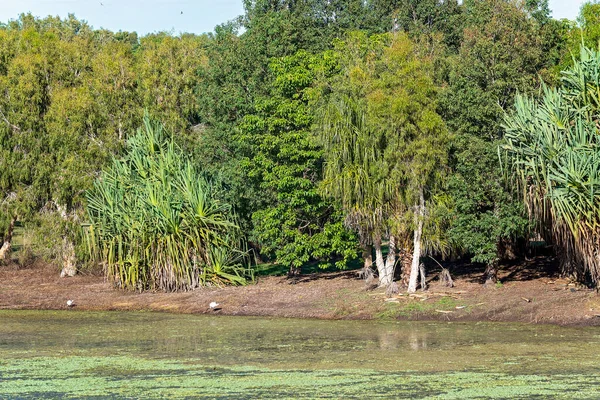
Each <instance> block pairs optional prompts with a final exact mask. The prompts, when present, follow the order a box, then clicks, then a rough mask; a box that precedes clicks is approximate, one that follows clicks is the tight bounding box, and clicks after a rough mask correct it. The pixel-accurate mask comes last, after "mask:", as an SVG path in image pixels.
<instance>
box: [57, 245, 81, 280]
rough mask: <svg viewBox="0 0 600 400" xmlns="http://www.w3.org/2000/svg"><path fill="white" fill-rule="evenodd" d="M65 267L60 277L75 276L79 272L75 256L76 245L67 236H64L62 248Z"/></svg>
mask: <svg viewBox="0 0 600 400" xmlns="http://www.w3.org/2000/svg"><path fill="white" fill-rule="evenodd" d="M61 256H62V264H63V269H62V271H61V272H60V277H61V278H64V277H66V276H75V274H76V273H77V261H76V258H75V246H74V245H73V242H71V241H70V240H69V239H67V238H66V237H65V238H63V244H62V249H61Z"/></svg>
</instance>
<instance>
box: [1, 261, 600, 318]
mask: <svg viewBox="0 0 600 400" xmlns="http://www.w3.org/2000/svg"><path fill="white" fill-rule="evenodd" d="M539 263H540V261H536V260H534V261H532V262H530V263H521V264H515V265H513V266H505V267H504V268H503V269H502V270H501V272H500V274H499V276H500V278H501V283H499V284H497V285H492V286H487V287H486V286H484V285H482V284H481V283H480V282H479V279H480V275H479V273H477V272H474V273H472V274H462V275H457V276H456V277H455V284H456V285H455V287H454V288H446V287H443V286H441V284H440V283H439V282H438V280H437V278H436V277H435V276H434V275H432V276H431V280H430V287H429V290H427V291H425V292H422V291H419V292H417V293H416V294H415V295H411V296H408V295H406V294H405V293H402V292H401V294H400V295H398V296H394V297H392V298H387V296H386V295H385V292H384V290H382V289H369V288H367V287H366V286H365V282H364V281H363V280H361V279H360V278H359V277H358V276H357V273H356V271H340V272H331V273H319V274H308V275H301V276H299V277H295V278H288V277H286V276H267V277H259V279H258V282H257V284H255V285H249V286H245V287H224V288H217V287H211V288H201V289H197V290H195V291H191V292H186V293H162V292H148V293H141V294H140V293H131V292H124V291H121V290H116V289H113V288H112V286H111V285H110V284H109V283H107V282H105V280H104V278H103V277H102V276H97V275H85V274H81V275H77V276H75V277H73V278H60V277H59V276H58V272H57V270H56V268H55V267H53V266H51V265H46V264H41V263H37V264H34V265H33V266H31V267H28V268H18V267H17V266H15V265H5V266H0V309H66V308H69V307H68V306H67V300H73V301H74V303H75V306H74V307H72V308H71V309H72V310H73V311H76V310H151V311H165V312H174V313H215V312H216V313H220V314H225V315H254V316H272V317H293V318H320V319H403V320H443V321H510V322H526V323H540V324H542V323H543V324H558V325H600V296H599V295H598V294H597V292H596V291H595V290H590V289H587V288H584V287H581V286H578V285H577V284H574V283H572V282H569V281H568V280H566V279H562V278H559V277H558V276H556V275H554V274H552V273H548V272H543V268H540V264H539ZM540 270H542V272H540ZM213 301H215V302H217V303H219V304H220V310H218V311H213V310H211V309H210V308H209V304H210V303H211V302H213Z"/></svg>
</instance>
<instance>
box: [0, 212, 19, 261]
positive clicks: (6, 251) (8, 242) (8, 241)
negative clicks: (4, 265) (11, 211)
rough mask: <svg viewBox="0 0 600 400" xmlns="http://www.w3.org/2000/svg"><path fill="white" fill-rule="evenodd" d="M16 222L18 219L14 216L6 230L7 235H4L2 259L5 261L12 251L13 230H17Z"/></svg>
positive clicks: (0, 251) (0, 258) (0, 253)
mask: <svg viewBox="0 0 600 400" xmlns="http://www.w3.org/2000/svg"><path fill="white" fill-rule="evenodd" d="M16 222H17V219H16V218H14V217H13V218H12V219H11V220H10V223H9V224H8V230H7V231H6V236H4V243H2V247H0V261H4V260H6V259H8V257H10V251H11V249H12V237H13V232H14V231H15V223H16Z"/></svg>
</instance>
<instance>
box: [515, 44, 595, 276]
mask: <svg viewBox="0 0 600 400" xmlns="http://www.w3.org/2000/svg"><path fill="white" fill-rule="evenodd" d="M561 83H562V84H561V86H560V87H559V88H556V89H550V88H547V87H544V88H543V96H542V98H541V100H540V101H534V100H532V99H530V98H527V97H523V96H519V97H517V99H516V107H515V111H514V113H512V114H511V115H508V116H507V117H506V119H505V129H506V140H507V144H506V146H504V149H505V151H506V152H507V155H508V156H509V158H508V160H509V161H510V162H512V165H513V172H514V173H515V176H516V177H517V181H518V183H519V187H520V188H521V189H522V191H523V193H524V195H525V199H526V202H527V204H528V206H529V209H530V213H531V216H532V217H533V218H535V219H536V220H537V222H538V223H539V225H540V228H542V229H540V231H541V233H545V234H546V239H547V240H548V239H551V240H552V241H553V242H554V243H555V244H556V245H557V246H558V248H559V254H560V256H561V259H562V264H563V267H564V272H565V273H566V274H569V275H573V276H574V277H575V278H578V279H582V278H588V279H591V281H592V282H593V283H594V284H598V283H599V282H600V51H594V50H590V49H586V48H582V49H581V56H580V59H579V60H576V61H575V64H574V66H573V67H571V68H570V69H568V70H566V71H564V72H563V75H562V79H561Z"/></svg>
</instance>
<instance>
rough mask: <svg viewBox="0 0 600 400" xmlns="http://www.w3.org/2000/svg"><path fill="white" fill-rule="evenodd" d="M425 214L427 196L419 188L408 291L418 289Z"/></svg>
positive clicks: (412, 291) (411, 291)
mask: <svg viewBox="0 0 600 400" xmlns="http://www.w3.org/2000/svg"><path fill="white" fill-rule="evenodd" d="M424 215H425V197H424V195H423V188H422V187H421V188H419V205H418V206H416V207H415V234H414V240H413V258H412V264H411V266H410V278H409V281H408V293H414V292H416V291H417V279H418V278H419V264H420V260H421V236H423V217H424Z"/></svg>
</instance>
